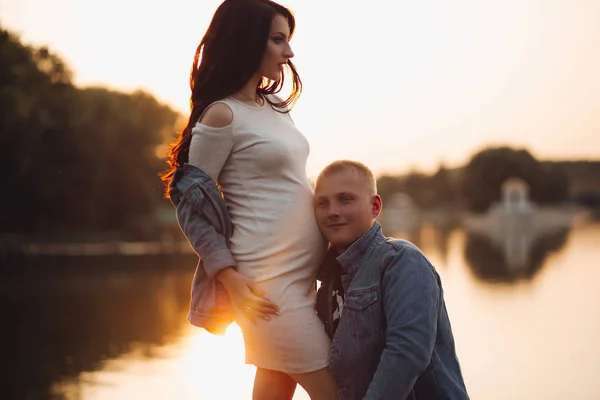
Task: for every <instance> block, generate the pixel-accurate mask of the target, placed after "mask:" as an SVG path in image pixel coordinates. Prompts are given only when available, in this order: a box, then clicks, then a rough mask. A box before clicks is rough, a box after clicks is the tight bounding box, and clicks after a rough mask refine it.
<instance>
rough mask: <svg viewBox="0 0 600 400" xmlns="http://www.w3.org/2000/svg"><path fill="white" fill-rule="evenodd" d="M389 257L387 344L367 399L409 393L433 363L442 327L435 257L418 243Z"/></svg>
mask: <svg viewBox="0 0 600 400" xmlns="http://www.w3.org/2000/svg"><path fill="white" fill-rule="evenodd" d="M384 262H386V263H387V268H386V269H385V272H384V274H383V277H382V292H383V307H384V312H385V318H386V321H387V330H386V347H385V350H384V351H383V353H382V355H381V359H380V360H379V365H378V367H377V371H376V373H375V376H374V377H373V381H372V382H371V385H370V386H369V390H368V391H367V394H366V396H365V397H364V400H368V399H404V398H406V397H407V396H408V395H409V394H410V392H411V390H412V388H413V386H414V384H415V382H416V380H417V378H418V377H419V375H420V374H421V373H422V372H423V371H424V370H425V369H426V368H427V366H428V365H429V362H430V360H431V355H432V353H433V346H434V343H435V337H436V333H437V320H438V311H439V303H440V295H441V294H440V288H439V285H438V280H437V277H436V275H435V273H434V271H433V268H432V267H431V265H430V264H429V262H428V261H427V260H426V259H425V257H424V256H423V255H422V254H421V253H420V252H419V251H417V250H414V249H403V250H400V251H397V252H395V254H393V255H391V256H390V257H389V259H388V260H387V261H384Z"/></svg>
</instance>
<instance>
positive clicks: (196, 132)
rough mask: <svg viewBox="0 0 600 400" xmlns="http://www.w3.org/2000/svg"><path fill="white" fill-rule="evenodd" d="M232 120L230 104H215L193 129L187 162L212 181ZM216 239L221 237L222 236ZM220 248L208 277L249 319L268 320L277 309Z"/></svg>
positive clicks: (229, 143)
mask: <svg viewBox="0 0 600 400" xmlns="http://www.w3.org/2000/svg"><path fill="white" fill-rule="evenodd" d="M232 122H233V112H232V111H231V109H230V108H229V106H227V105H226V104H224V103H215V104H213V105H211V106H209V107H208V108H207V110H206V111H205V112H204V114H203V115H202V117H201V118H200V124H198V125H196V126H195V127H194V128H193V129H192V133H193V136H192V142H191V144H190V153H189V160H188V162H189V163H190V164H191V165H194V166H195V167H198V168H200V169H202V170H203V171H204V172H206V173H207V174H208V175H209V176H210V177H211V178H212V179H213V180H214V181H215V182H216V181H217V180H218V178H219V174H220V172H221V169H222V168H223V165H225V162H226V161H227V158H228V157H229V154H230V153H231V150H232V148H233V132H232V129H231V128H232V127H231V125H232ZM215 234H216V235H218V233H217V232H216V231H214V232H213V233H212V234H211V236H210V239H209V240H212V239H214V237H213V236H214V235H215ZM218 239H222V240H224V238H222V237H221V238H218ZM220 248H221V249H222V250H221V251H215V252H214V253H211V254H214V257H213V258H211V259H209V262H208V263H205V264H206V266H207V268H205V269H206V272H207V274H208V275H209V276H210V277H211V278H216V279H217V280H219V281H220V282H221V283H222V284H223V286H225V289H227V292H228V293H229V297H230V301H231V303H232V304H233V305H235V306H236V308H238V309H240V310H244V311H245V314H246V316H247V317H248V318H249V319H250V320H254V319H255V318H263V319H267V320H268V319H270V318H271V317H270V316H271V315H273V314H277V313H278V308H277V306H276V305H275V304H273V303H272V302H271V301H270V300H269V298H268V296H267V294H266V293H264V292H263V291H262V290H260V288H258V286H257V285H256V284H255V283H254V282H253V281H252V280H251V279H249V278H248V277H246V276H245V275H242V274H240V273H239V272H237V271H236V270H235V269H234V267H235V261H234V259H233V256H232V255H231V253H230V252H229V250H228V249H226V247H224V246H222V245H221V247H220ZM226 253H228V254H226ZM209 257H210V256H209ZM213 261H214V262H213Z"/></svg>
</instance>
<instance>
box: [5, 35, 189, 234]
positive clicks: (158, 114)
mask: <svg viewBox="0 0 600 400" xmlns="http://www.w3.org/2000/svg"><path fill="white" fill-rule="evenodd" d="M179 117H180V116H179V114H178V113H177V112H176V111H175V110H173V109H172V108H170V107H168V106H166V105H164V104H161V103H159V102H158V101H157V100H156V99H155V98H154V97H153V96H152V95H150V94H148V93H145V92H143V91H136V92H133V93H122V92H118V91H113V90H109V89H107V88H103V87H86V88H81V87H77V86H76V85H74V84H73V81H72V73H71V71H70V70H69V68H68V66H67V65H66V64H65V62H64V61H63V60H61V59H60V57H58V56H57V55H55V54H53V53H52V52H51V51H50V50H48V49H47V48H46V47H33V46H27V45H24V44H23V43H21V41H20V39H19V38H18V37H17V36H16V35H14V34H12V33H11V32H9V31H7V30H5V29H2V28H1V27H0V167H1V169H2V171H3V172H4V174H3V175H4V182H3V186H4V190H3V195H2V196H0V208H1V209H2V213H0V233H13V234H42V235H46V234H52V235H60V234H62V233H64V234H69V233H72V232H79V233H80V234H85V233H90V234H92V233H97V232H117V231H118V232H119V234H122V233H131V234H132V235H139V234H140V233H141V232H142V231H144V230H146V231H147V230H148V229H149V227H147V226H146V225H148V224H151V222H152V218H151V216H152V214H153V212H154V210H156V208H157V206H159V205H160V204H162V202H164V199H162V198H161V184H160V182H159V179H158V178H157V174H158V173H159V172H160V171H161V170H163V169H164V168H165V163H164V160H162V159H161V158H160V157H158V156H157V149H158V148H159V146H161V145H162V144H163V143H164V142H165V140H166V138H167V137H172V135H173V132H174V131H175V124H176V122H177V120H178V118H179ZM163 153H164V151H163ZM144 226H146V228H144Z"/></svg>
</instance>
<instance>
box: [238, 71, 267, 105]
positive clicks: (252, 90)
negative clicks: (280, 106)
mask: <svg viewBox="0 0 600 400" xmlns="http://www.w3.org/2000/svg"><path fill="white" fill-rule="evenodd" d="M259 79H260V77H258V76H255V77H252V79H250V80H249V81H248V83H246V84H245V85H244V86H243V87H242V88H241V89H240V90H238V91H237V92H236V93H234V95H233V96H234V97H235V98H236V99H237V100H240V101H242V102H244V103H248V104H250V105H253V106H256V105H262V102H263V101H264V100H263V99H262V98H261V97H260V96H259V95H258V93H257V91H256V83H257V82H258V81H259Z"/></svg>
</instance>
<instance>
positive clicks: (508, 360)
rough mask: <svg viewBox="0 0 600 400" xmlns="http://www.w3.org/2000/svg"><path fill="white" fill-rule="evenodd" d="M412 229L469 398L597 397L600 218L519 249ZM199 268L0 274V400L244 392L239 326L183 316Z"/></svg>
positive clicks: (46, 269)
mask: <svg viewBox="0 0 600 400" xmlns="http://www.w3.org/2000/svg"><path fill="white" fill-rule="evenodd" d="M408 238H409V239H411V240H413V241H415V242H416V243H417V244H418V245H419V246H421V248H422V249H423V250H424V251H425V252H426V254H427V255H428V256H429V257H430V259H431V260H432V261H433V262H434V264H435V265H436V267H437V269H438V271H439V273H440V275H441V277H442V281H443V285H444V289H445V296H446V303H447V307H448V310H449V313H450V318H451V322H452V326H453V329H454V334H455V339H456V344H457V351H458V356H459V359H460V362H461V365H462V368H463V373H464V377H465V381H466V384H467V388H468V390H469V392H470V395H471V398H472V399H484V400H506V399H514V400H518V399H523V400H525V399H527V400H531V399H544V400H551V399H557V400H558V399H560V400H563V399H578V400H597V399H600V224H599V223H586V224H581V225H579V226H576V227H574V228H572V229H570V230H568V231H563V232H559V233H555V234H552V235H546V236H542V237H537V238H532V240H529V241H526V242H525V243H526V245H524V246H520V247H519V246H516V247H515V245H514V243H512V244H511V241H510V240H507V241H506V242H504V243H498V242H496V243H495V244H494V243H492V242H491V241H490V240H489V239H486V238H485V237H480V236H474V235H472V234H468V233H466V232H465V231H463V230H462V229H460V228H452V227H447V228H443V229H439V228H434V227H433V226H431V225H425V226H422V227H420V228H419V229H418V230H416V231H414V232H413V233H412V234H409V235H408ZM194 266H195V259H194V257H191V256H177V257H173V256H171V257H158V256H153V257H129V258H127V257H119V258H112V259H109V258H94V259H89V258H88V259H86V258H77V259H75V258H72V259H69V260H59V259H39V260H37V261H36V265H35V266H34V267H33V268H21V269H19V270H16V268H2V269H0V271H2V275H1V277H2V280H1V281H0V300H1V303H0V304H1V305H2V310H3V312H2V313H3V316H2V328H1V330H0V331H1V334H0V339H1V340H2V350H1V351H0V354H1V355H2V357H1V358H0V359H1V360H2V374H1V378H0V382H2V389H3V390H4V393H3V394H0V397H2V398H4V399H19V400H21V399H35V400H38V399H69V400H70V399H81V400H121V399H123V400H124V399H127V400H129V399H138V398H144V399H146V400H159V399H160V400H162V399H180V400H192V399H194V400H198V399H203V400H204V399H206V400H217V399H223V400H225V399H227V400H232V399H250V393H251V390H252V379H253V367H251V366H246V365H244V363H243V359H244V354H243V353H244V350H243V343H242V337H241V333H240V331H239V329H237V327H236V326H235V325H233V326H231V327H230V329H229V331H228V332H227V334H226V335H225V337H215V336H212V335H210V334H207V333H206V332H204V331H202V330H199V329H197V328H194V327H191V326H190V325H189V324H188V323H187V321H186V319H185V318H186V313H187V306H188V290H189V284H190V281H191V277H192V272H193V269H194ZM9 267H10V266H9ZM15 270H16V271H15ZM295 398H296V399H308V396H306V393H305V392H303V391H302V390H300V389H299V390H298V391H297V393H296V396H295Z"/></svg>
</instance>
